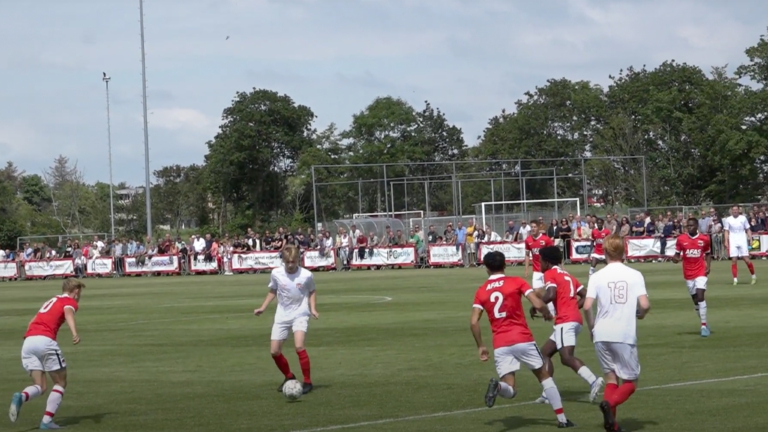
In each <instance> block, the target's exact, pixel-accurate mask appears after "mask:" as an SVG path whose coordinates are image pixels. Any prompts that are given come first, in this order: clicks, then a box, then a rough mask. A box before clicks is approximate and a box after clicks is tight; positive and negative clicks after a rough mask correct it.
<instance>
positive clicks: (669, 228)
mask: <svg viewBox="0 0 768 432" xmlns="http://www.w3.org/2000/svg"><path fill="white" fill-rule="evenodd" d="M674 235H675V223H674V221H672V220H670V219H669V218H667V219H665V220H664V230H663V231H662V232H661V239H659V244H660V245H661V256H664V253H665V252H666V251H667V238H668V237H672V236H674Z"/></svg>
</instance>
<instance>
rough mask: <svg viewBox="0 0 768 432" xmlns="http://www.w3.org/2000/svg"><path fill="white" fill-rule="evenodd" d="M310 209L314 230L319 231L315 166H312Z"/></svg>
mask: <svg viewBox="0 0 768 432" xmlns="http://www.w3.org/2000/svg"><path fill="white" fill-rule="evenodd" d="M312 208H313V210H314V213H315V229H316V230H318V234H319V230H320V226H319V225H318V223H317V182H316V180H315V166H314V165H312Z"/></svg>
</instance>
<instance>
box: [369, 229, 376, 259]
mask: <svg viewBox="0 0 768 432" xmlns="http://www.w3.org/2000/svg"><path fill="white" fill-rule="evenodd" d="M378 244H379V238H378V237H376V233H374V232H373V231H371V232H369V233H368V256H370V257H372V256H373V249H374V248H375V247H376V246H377V245H378Z"/></svg>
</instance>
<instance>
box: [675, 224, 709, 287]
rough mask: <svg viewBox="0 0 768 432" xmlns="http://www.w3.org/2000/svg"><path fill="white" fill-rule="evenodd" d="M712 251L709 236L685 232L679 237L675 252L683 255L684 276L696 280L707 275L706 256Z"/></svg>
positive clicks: (686, 278)
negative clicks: (692, 234) (692, 235)
mask: <svg viewBox="0 0 768 432" xmlns="http://www.w3.org/2000/svg"><path fill="white" fill-rule="evenodd" d="M709 252H710V242H709V236H706V235H704V234H696V235H695V236H694V237H691V236H690V234H688V233H685V234H683V235H681V236H680V237H678V238H677V242H676V243H675V253H677V254H680V255H681V256H682V257H683V277H684V278H685V280H694V279H696V278H697V277H702V276H706V275H707V263H706V261H705V260H704V257H705V256H706V255H707V254H708V253H709Z"/></svg>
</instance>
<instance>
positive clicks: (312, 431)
mask: <svg viewBox="0 0 768 432" xmlns="http://www.w3.org/2000/svg"><path fill="white" fill-rule="evenodd" d="M764 376H768V373H759V374H754V375H741V376H735V377H728V378H715V379H708V380H701V381H687V382H681V383H674V384H663V385H657V386H650V387H641V388H639V389H637V391H644V390H658V389H665V388H672V387H685V386H692V385H697V384H710V383H718V382H726V381H736V380H742V379H749V378H760V377H764ZM535 403H536V402H534V401H531V402H521V403H516V404H510V405H496V406H495V407H493V408H491V409H506V408H515V407H519V406H526V405H533V404H535ZM479 411H488V408H472V409H465V410H459V411H444V412H439V413H434V414H423V415H415V416H409V417H397V418H388V419H383V420H374V421H367V422H360V423H351V424H345V425H336V426H326V427H321V428H316V429H302V430H299V431H293V432H321V431H331V430H339V429H349V428H355V427H363V426H376V425H381V424H387V423H395V422H404V421H410V420H424V419H429V418H435V417H445V416H450V415H457V414H469V413H474V412H479Z"/></svg>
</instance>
